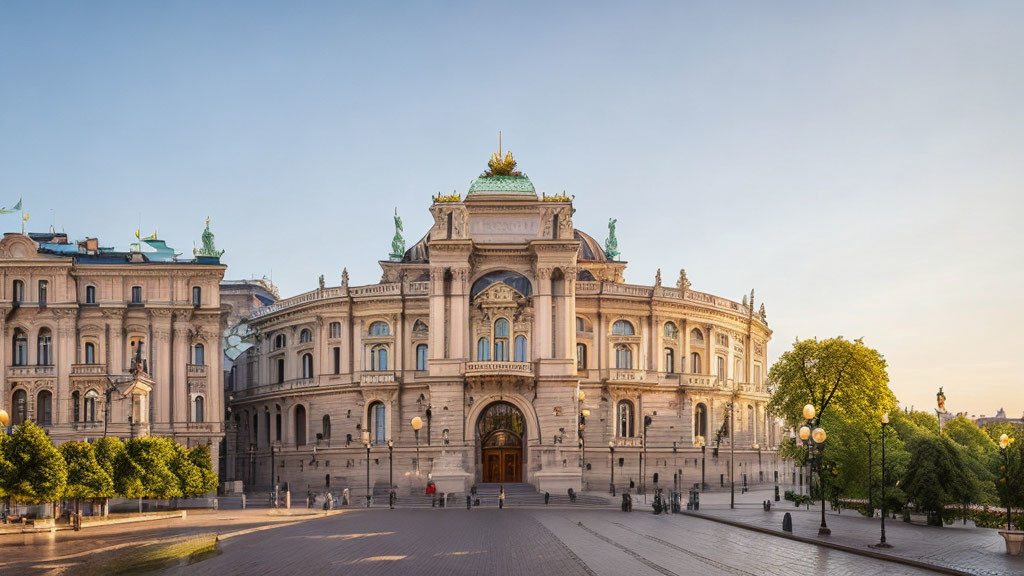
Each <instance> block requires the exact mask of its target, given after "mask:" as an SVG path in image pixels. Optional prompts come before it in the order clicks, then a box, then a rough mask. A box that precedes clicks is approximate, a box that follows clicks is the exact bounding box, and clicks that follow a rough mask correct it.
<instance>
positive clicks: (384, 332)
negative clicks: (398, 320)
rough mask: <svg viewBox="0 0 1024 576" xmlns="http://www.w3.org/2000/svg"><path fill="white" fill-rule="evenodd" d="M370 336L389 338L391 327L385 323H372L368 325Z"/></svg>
mask: <svg viewBox="0 0 1024 576" xmlns="http://www.w3.org/2000/svg"><path fill="white" fill-rule="evenodd" d="M370 336H391V326H388V324H387V322H374V323H373V324H370Z"/></svg>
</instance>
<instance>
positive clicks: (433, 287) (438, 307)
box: [427, 268, 447, 360]
mask: <svg viewBox="0 0 1024 576" xmlns="http://www.w3.org/2000/svg"><path fill="white" fill-rule="evenodd" d="M429 299H430V346H429V347H428V349H427V353H428V354H429V356H430V359H431V360H441V359H444V358H445V349H444V343H445V332H446V331H447V327H446V326H445V322H444V310H445V294H444V270H443V269H442V268H431V269H430V296H429Z"/></svg>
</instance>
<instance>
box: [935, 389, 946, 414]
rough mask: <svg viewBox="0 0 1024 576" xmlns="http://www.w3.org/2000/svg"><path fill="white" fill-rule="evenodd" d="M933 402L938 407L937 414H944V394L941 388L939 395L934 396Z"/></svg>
mask: <svg viewBox="0 0 1024 576" xmlns="http://www.w3.org/2000/svg"><path fill="white" fill-rule="evenodd" d="M935 401H936V402H937V403H938V405H939V409H938V410H937V411H938V412H941V413H945V412H946V393H945V392H943V391H942V386H939V393H938V394H936V395H935Z"/></svg>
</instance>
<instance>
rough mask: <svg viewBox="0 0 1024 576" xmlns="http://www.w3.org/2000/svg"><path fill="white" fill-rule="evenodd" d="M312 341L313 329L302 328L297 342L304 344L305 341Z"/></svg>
mask: <svg viewBox="0 0 1024 576" xmlns="http://www.w3.org/2000/svg"><path fill="white" fill-rule="evenodd" d="M312 341H313V331H312V330H310V329H309V328H303V329H302V332H299V343H300V344H305V343H306V342H312Z"/></svg>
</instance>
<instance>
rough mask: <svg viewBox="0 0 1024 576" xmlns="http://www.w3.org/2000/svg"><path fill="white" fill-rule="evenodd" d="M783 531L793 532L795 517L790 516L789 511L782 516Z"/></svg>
mask: <svg viewBox="0 0 1024 576" xmlns="http://www.w3.org/2000/svg"><path fill="white" fill-rule="evenodd" d="M782 531H783V532H789V533H790V534H792V533H793V517H792V516H790V514H789V512H786V515H785V516H783V517H782Z"/></svg>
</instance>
